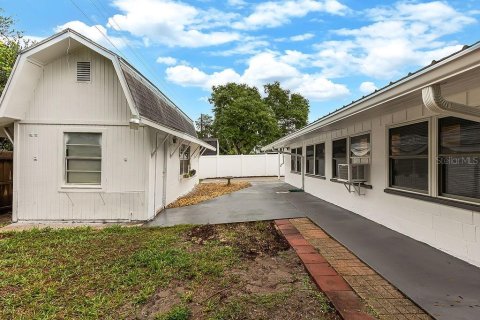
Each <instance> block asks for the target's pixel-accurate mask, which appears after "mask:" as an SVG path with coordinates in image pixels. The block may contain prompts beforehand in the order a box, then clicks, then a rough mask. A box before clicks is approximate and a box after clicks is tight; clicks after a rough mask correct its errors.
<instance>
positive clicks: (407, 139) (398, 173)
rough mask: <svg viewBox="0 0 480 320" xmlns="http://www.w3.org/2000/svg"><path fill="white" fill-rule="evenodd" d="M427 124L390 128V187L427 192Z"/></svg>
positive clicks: (420, 123)
mask: <svg viewBox="0 0 480 320" xmlns="http://www.w3.org/2000/svg"><path fill="white" fill-rule="evenodd" d="M428 130H429V129H428V122H427V121H423V122H419V123H414V124H408V125H404V126H399V127H394V128H390V130H389V145H390V148H389V149H390V151H389V158H390V159H389V169H390V187H396V188H401V189H407V190H412V191H418V192H423V193H427V192H428V179H429V174H428V161H429V160H428V139H429V136H428Z"/></svg>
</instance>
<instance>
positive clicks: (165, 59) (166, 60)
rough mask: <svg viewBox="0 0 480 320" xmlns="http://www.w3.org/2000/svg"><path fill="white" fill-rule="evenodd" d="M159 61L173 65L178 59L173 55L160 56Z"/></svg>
mask: <svg viewBox="0 0 480 320" xmlns="http://www.w3.org/2000/svg"><path fill="white" fill-rule="evenodd" d="M157 63H161V64H166V65H167V66H172V65H174V64H177V59H175V58H172V57H158V58H157Z"/></svg>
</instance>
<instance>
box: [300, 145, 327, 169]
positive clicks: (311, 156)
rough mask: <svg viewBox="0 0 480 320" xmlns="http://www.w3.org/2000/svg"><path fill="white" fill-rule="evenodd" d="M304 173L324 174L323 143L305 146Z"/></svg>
mask: <svg viewBox="0 0 480 320" xmlns="http://www.w3.org/2000/svg"><path fill="white" fill-rule="evenodd" d="M305 170H306V171H305V173H306V174H310V175H316V176H321V177H324V176H325V144H324V143H319V144H315V145H310V146H307V149H306V157H305Z"/></svg>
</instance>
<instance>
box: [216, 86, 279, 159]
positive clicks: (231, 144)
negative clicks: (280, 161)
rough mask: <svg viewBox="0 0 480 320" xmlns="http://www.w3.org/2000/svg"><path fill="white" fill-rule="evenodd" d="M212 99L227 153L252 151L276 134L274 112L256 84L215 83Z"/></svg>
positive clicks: (217, 125)
mask: <svg viewBox="0 0 480 320" xmlns="http://www.w3.org/2000/svg"><path fill="white" fill-rule="evenodd" d="M209 102H210V103H211V104H212V105H213V113H214V115H215V120H214V122H213V130H214V132H215V134H216V136H217V138H218V139H219V142H220V148H221V152H222V153H224V154H225V153H226V154H249V153H251V152H253V151H254V150H255V149H257V148H259V147H260V146H262V145H264V144H266V143H268V142H271V141H272V140H273V139H274V138H275V136H276V135H277V130H278V128H277V124H276V120H275V115H274V114H273V112H272V110H271V109H270V108H269V107H268V105H267V104H266V103H265V102H264V101H263V99H262V97H261V96H260V93H259V92H258V89H257V88H256V87H250V86H248V85H246V84H236V83H228V84H226V85H221V86H214V87H213V90H212V95H211V97H210V99H209Z"/></svg>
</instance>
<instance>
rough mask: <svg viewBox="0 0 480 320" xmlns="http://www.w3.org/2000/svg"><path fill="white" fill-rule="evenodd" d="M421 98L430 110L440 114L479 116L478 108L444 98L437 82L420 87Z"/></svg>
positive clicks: (479, 110) (479, 109)
mask: <svg viewBox="0 0 480 320" xmlns="http://www.w3.org/2000/svg"><path fill="white" fill-rule="evenodd" d="M422 100H423V103H424V104H425V107H427V108H428V109H429V110H430V111H433V112H435V113H440V114H448V115H460V116H474V117H480V108H479V107H472V106H467V105H465V104H461V103H456V102H452V101H448V100H446V99H445V98H444V97H443V96H442V90H441V88H440V85H439V84H434V85H431V86H429V87H426V88H423V89H422Z"/></svg>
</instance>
